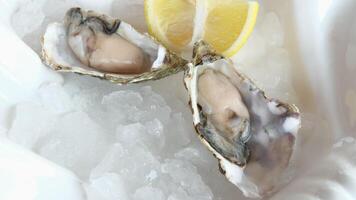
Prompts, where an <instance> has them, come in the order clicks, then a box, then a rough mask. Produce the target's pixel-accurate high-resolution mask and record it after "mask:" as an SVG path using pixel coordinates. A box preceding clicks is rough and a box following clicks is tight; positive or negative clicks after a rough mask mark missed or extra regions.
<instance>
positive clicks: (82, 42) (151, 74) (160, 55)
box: [42, 8, 187, 84]
mask: <svg viewBox="0 0 356 200" xmlns="http://www.w3.org/2000/svg"><path fill="white" fill-rule="evenodd" d="M42 58H43V60H44V62H45V63H46V64H47V65H48V66H50V67H51V68H53V69H55V70H57V71H62V72H74V73H78V74H83V75H90V76H94V77H99V78H102V79H107V80H109V81H112V82H115V83H119V84H125V83H137V82H142V81H147V80H153V79H160V78H163V77H166V76H168V75H171V74H173V73H177V72H179V71H182V70H184V69H185V66H186V63H187V62H186V61H185V60H183V59H181V58H180V57H178V56H176V55H175V54H173V53H171V52H170V51H168V50H167V49H166V48H164V47H163V46H161V45H159V44H158V43H156V42H155V41H154V40H153V39H151V38H150V37H149V36H147V35H144V34H141V33H139V32H137V31H136V30H135V29H134V28H133V27H131V26H130V25H129V24H127V23H125V22H123V21H120V20H118V19H112V18H110V17H108V16H105V15H100V14H98V13H95V12H93V11H84V10H82V9H81V8H71V9H70V10H69V11H68V12H67V13H66V16H65V19H64V22H62V23H52V24H50V25H49V26H48V27H47V30H46V32H45V34H44V36H43V40H42Z"/></svg>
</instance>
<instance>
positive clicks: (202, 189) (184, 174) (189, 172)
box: [161, 159, 213, 199]
mask: <svg viewBox="0 0 356 200" xmlns="http://www.w3.org/2000/svg"><path fill="white" fill-rule="evenodd" d="M161 170H162V172H163V173H166V174H169V175H170V176H171V178H172V180H173V181H174V182H175V183H177V184H179V185H180V186H181V187H182V188H183V189H184V190H186V191H187V192H188V193H189V194H190V195H192V196H195V197H200V198H204V199H212V198H213V194H212V192H211V190H210V188H209V187H208V186H207V185H206V184H205V183H204V182H203V180H202V178H201V177H200V175H199V174H198V173H197V169H196V167H195V166H193V165H191V164H189V163H188V162H185V161H182V160H177V159H172V160H169V159H168V160H166V161H165V163H164V164H163V165H162V166H161Z"/></svg>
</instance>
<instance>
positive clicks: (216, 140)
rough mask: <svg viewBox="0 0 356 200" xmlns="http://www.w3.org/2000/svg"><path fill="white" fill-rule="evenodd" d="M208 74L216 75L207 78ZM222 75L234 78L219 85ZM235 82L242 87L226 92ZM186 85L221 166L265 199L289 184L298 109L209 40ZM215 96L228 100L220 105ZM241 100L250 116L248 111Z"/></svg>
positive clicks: (198, 50)
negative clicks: (286, 181)
mask: <svg viewBox="0 0 356 200" xmlns="http://www.w3.org/2000/svg"><path fill="white" fill-rule="evenodd" d="M212 73H213V75H209V74H212ZM207 74H208V75H209V76H210V77H208V75H207ZM207 77H208V78H210V79H209V80H208V81H206V80H204V79H206V78H207ZM216 78H219V79H217V83H218V82H219V81H222V82H224V81H226V80H228V81H229V82H230V83H228V84H226V83H224V84H222V85H219V87H216V88H214V86H213V85H209V83H210V84H211V83H214V84H215V82H216V80H214V79H216ZM204 84H206V85H205V86H206V87H205V86H204ZM229 84H232V85H233V86H234V89H236V91H229V92H228V93H222V92H221V91H224V90H225V88H223V87H225V86H226V85H229ZM185 85H186V88H187V90H188V92H189V94H190V104H191V107H192V112H193V120H194V126H195V129H196V131H197V133H198V135H199V136H200V139H201V141H202V142H203V143H204V144H205V145H206V146H207V147H208V148H209V150H210V151H212V152H213V154H214V155H215V157H216V158H217V159H218V160H219V166H220V171H221V172H222V173H223V174H224V175H225V176H226V178H227V179H228V180H229V181H230V182H232V183H233V184H235V185H236V186H237V187H238V188H239V189H240V190H241V191H242V192H243V193H244V195H245V196H247V197H252V198H261V197H265V196H269V195H271V194H272V193H273V192H275V191H276V190H277V189H278V188H279V187H280V186H281V185H282V184H283V183H284V182H283V181H281V180H282V179H283V178H282V177H284V176H285V175H286V174H285V172H286V169H287V168H288V166H289V164H290V161H291V160H292V154H293V150H294V146H295V141H296V136H297V131H298V129H299V128H300V123H301V120H300V114H299V111H298V109H297V108H296V107H295V106H294V105H288V104H285V103H282V102H280V101H279V100H276V99H269V98H267V97H266V96H265V93H264V92H263V91H262V90H261V89H259V88H258V87H257V86H256V85H255V84H254V83H253V82H252V81H251V80H250V79H248V78H247V77H245V76H244V75H242V74H240V73H239V72H237V71H236V70H235V68H234V66H233V64H232V62H231V61H230V60H227V59H225V58H223V57H222V56H220V55H217V54H216V53H215V52H214V51H213V50H211V49H210V47H209V46H208V45H207V44H206V43H204V42H198V43H197V44H196V47H195V50H194V64H189V70H188V71H186V73H185ZM204 87H205V88H204ZM230 89H231V88H230ZM209 90H210V91H209ZM234 92H237V93H239V94H240V96H241V98H240V99H239V97H238V95H237V94H236V95H237V96H236V97H235V98H234V99H227V98H229V97H230V98H231V97H232V96H231V93H234ZM207 93H209V94H207ZM214 94H216V96H213V95H214ZM209 95H210V96H209ZM207 98H210V100H209V99H207ZM213 100H215V101H218V102H219V103H222V104H224V105H218V104H214V103H212V102H213ZM236 101H238V104H235V103H236ZM241 103H242V104H243V105H244V106H245V107H246V108H247V110H248V115H246V114H243V106H242V107H241V106H240V107H239V105H240V104H241ZM236 105H237V107H236V108H232V107H233V106H236ZM219 106H222V108H219ZM214 109H215V113H214ZM221 111H223V112H228V114H227V115H225V114H226V113H225V114H224V113H219V112H221ZM231 113H232V114H231ZM216 116H218V117H216ZM221 116H223V117H222V118H224V117H225V116H227V117H226V118H225V119H227V120H226V121H223V120H221ZM219 117H220V118H219ZM241 119H246V120H247V126H246V125H244V124H243V123H242V122H246V120H245V121H243V120H241ZM242 125H243V126H242ZM229 126H230V127H229ZM221 127H223V128H221ZM236 127H237V128H236ZM224 128H225V129H224ZM229 128H231V130H230V129H229ZM229 130H230V132H229V133H227V132H226V131H229ZM224 131H225V132H224ZM234 131H235V132H236V133H234Z"/></svg>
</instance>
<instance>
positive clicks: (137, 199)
mask: <svg viewBox="0 0 356 200" xmlns="http://www.w3.org/2000/svg"><path fill="white" fill-rule="evenodd" d="M165 199H166V198H165V196H164V193H163V192H162V191H161V190H160V189H158V188H154V187H151V186H144V187H141V188H138V189H137V190H136V191H135V193H134V194H133V200H165Z"/></svg>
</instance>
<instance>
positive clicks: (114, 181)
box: [86, 173, 129, 200]
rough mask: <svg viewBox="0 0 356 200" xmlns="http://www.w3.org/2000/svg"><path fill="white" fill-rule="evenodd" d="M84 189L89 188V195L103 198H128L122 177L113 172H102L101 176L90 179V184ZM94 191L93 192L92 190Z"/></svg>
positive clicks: (124, 199) (110, 199) (112, 199)
mask: <svg viewBox="0 0 356 200" xmlns="http://www.w3.org/2000/svg"><path fill="white" fill-rule="evenodd" d="M86 190H87V191H88V190H90V191H91V192H89V194H88V193H87V195H88V196H89V198H90V196H100V197H101V198H105V200H106V199H107V200H116V199H120V200H129V198H128V195H127V189H126V188H125V183H124V181H123V180H122V178H121V177H120V176H119V175H117V174H113V173H107V174H104V175H103V176H101V177H98V178H95V179H91V180H90V185H89V186H87V187H86ZM94 191H95V192H94Z"/></svg>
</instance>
